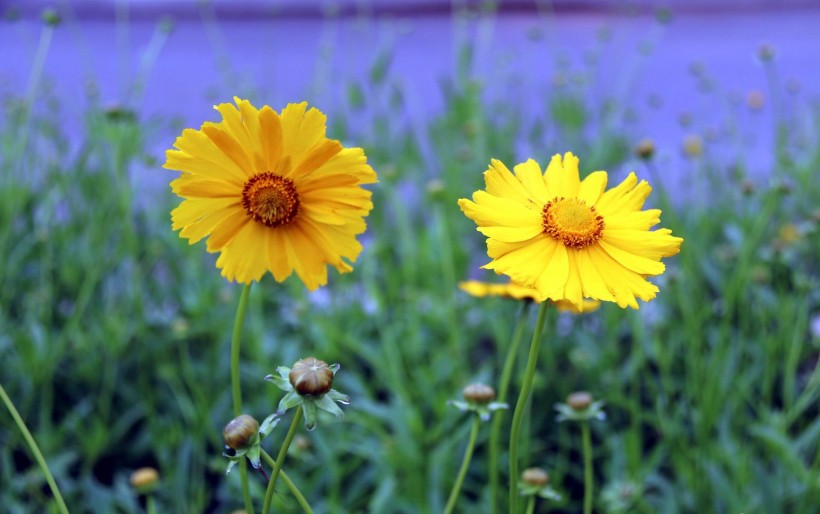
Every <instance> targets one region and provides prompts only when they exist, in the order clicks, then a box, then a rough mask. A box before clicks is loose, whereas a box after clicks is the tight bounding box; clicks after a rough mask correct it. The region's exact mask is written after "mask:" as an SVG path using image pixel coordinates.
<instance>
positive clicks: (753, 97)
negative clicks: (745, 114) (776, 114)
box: [746, 89, 766, 111]
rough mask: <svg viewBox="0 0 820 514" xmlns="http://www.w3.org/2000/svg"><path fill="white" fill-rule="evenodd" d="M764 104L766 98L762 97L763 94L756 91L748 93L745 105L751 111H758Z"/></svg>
mask: <svg viewBox="0 0 820 514" xmlns="http://www.w3.org/2000/svg"><path fill="white" fill-rule="evenodd" d="M765 102H766V97H765V96H763V93H762V92H761V91H758V90H757V89H753V90H752V91H749V94H747V95H746V105H747V106H748V107H749V109H751V110H753V111H759V110H760V109H762V108H763V104H764V103H765Z"/></svg>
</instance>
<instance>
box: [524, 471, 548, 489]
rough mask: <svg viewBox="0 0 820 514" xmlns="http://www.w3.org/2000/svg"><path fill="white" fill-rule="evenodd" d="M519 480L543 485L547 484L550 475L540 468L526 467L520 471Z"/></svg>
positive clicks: (528, 483) (529, 483)
mask: <svg viewBox="0 0 820 514" xmlns="http://www.w3.org/2000/svg"><path fill="white" fill-rule="evenodd" d="M521 481H522V482H524V483H525V484H527V485H534V486H542V487H543V486H545V485H549V483H550V476H549V474H548V473H547V472H546V471H544V470H543V469H541V468H527V469H525V470H524V472H523V473H521Z"/></svg>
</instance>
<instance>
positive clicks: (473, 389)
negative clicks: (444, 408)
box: [462, 384, 495, 404]
mask: <svg viewBox="0 0 820 514" xmlns="http://www.w3.org/2000/svg"><path fill="white" fill-rule="evenodd" d="M462 394H463V395H464V399H465V400H467V401H468V402H474V403H480V404H487V403H490V402H491V401H493V400H495V389H493V388H492V387H490V386H488V385H485V384H470V385H468V386H467V387H465V388H464V390H463V391H462Z"/></svg>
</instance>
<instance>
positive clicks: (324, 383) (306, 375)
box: [288, 357, 333, 396]
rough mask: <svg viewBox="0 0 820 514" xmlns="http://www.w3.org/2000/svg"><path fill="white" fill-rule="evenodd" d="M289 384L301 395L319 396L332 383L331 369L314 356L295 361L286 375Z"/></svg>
mask: <svg viewBox="0 0 820 514" xmlns="http://www.w3.org/2000/svg"><path fill="white" fill-rule="evenodd" d="M288 379H289V380H290V385H292V386H293V388H294V389H295V390H296V392H297V393H299V394H300V395H302V396H321V395H323V394H325V393H327V392H329V391H330V388H331V386H332V385H333V371H332V370H331V369H330V367H329V366H328V365H327V363H326V362H324V361H320V360H319V359H317V358H315V357H308V358H307V359H302V360H300V361H297V362H296V364H294V365H293V368H291V370H290V374H289V375H288Z"/></svg>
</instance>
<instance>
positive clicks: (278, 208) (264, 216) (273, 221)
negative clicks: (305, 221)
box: [242, 171, 299, 227]
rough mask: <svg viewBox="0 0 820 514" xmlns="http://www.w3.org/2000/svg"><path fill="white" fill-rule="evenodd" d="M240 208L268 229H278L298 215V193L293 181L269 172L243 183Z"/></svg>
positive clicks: (258, 174)
mask: <svg viewBox="0 0 820 514" xmlns="http://www.w3.org/2000/svg"><path fill="white" fill-rule="evenodd" d="M242 207H244V208H245V210H246V211H247V212H248V215H249V216H250V217H251V218H253V219H254V221H258V222H259V223H262V224H263V225H266V226H268V227H279V226H281V225H286V224H288V223H290V222H291V221H293V219H294V218H295V217H296V216H297V215H298V214H299V193H297V192H296V187H295V186H294V185H293V181H292V180H291V179H289V178H285V177H282V176H280V175H277V174H275V173H271V172H269V171H266V172H263V173H257V174H256V175H254V176H253V177H251V178H250V180H248V181H247V182H245V187H244V188H243V189H242Z"/></svg>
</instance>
